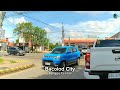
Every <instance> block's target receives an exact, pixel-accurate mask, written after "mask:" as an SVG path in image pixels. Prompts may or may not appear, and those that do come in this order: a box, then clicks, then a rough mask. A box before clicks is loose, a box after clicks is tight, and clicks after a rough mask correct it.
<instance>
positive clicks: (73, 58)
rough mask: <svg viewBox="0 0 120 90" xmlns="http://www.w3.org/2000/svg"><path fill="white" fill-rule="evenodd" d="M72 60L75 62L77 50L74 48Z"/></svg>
mask: <svg viewBox="0 0 120 90" xmlns="http://www.w3.org/2000/svg"><path fill="white" fill-rule="evenodd" d="M72 60H73V61H75V62H76V60H77V49H76V48H75V47H73V48H72Z"/></svg>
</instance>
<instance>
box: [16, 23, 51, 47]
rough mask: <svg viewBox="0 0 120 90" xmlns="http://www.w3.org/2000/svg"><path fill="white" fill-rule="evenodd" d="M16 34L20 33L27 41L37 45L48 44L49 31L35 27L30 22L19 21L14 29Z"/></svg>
mask: <svg viewBox="0 0 120 90" xmlns="http://www.w3.org/2000/svg"><path fill="white" fill-rule="evenodd" d="M14 34H16V35H19V36H21V35H22V37H23V38H24V39H25V42H29V41H31V42H32V44H33V45H34V46H35V48H36V46H44V45H47V43H48V41H49V39H48V38H47V32H46V31H45V30H44V29H42V28H40V27H35V26H33V25H32V23H30V22H26V23H24V22H23V23H19V24H17V25H16V28H15V29H14Z"/></svg>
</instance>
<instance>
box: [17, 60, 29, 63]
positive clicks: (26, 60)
mask: <svg viewBox="0 0 120 90" xmlns="http://www.w3.org/2000/svg"><path fill="white" fill-rule="evenodd" d="M16 62H17V63H19V62H29V60H18V61H16Z"/></svg>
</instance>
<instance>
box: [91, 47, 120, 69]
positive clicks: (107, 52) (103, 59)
mask: <svg viewBox="0 0 120 90" xmlns="http://www.w3.org/2000/svg"><path fill="white" fill-rule="evenodd" d="M90 70H94V71H96V70H97V71H111V70H120V47H102V48H101V47H97V48H91V50H90Z"/></svg>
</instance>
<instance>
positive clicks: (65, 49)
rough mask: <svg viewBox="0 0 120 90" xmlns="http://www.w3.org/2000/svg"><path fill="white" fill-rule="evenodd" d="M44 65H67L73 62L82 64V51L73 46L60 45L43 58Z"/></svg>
mask: <svg viewBox="0 0 120 90" xmlns="http://www.w3.org/2000/svg"><path fill="white" fill-rule="evenodd" d="M42 64H43V66H53V67H66V66H68V65H71V64H76V65H80V51H79V50H78V48H76V47H73V46H60V47H56V48H54V49H53V50H52V52H51V53H49V54H45V55H44V57H43V58H42Z"/></svg>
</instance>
